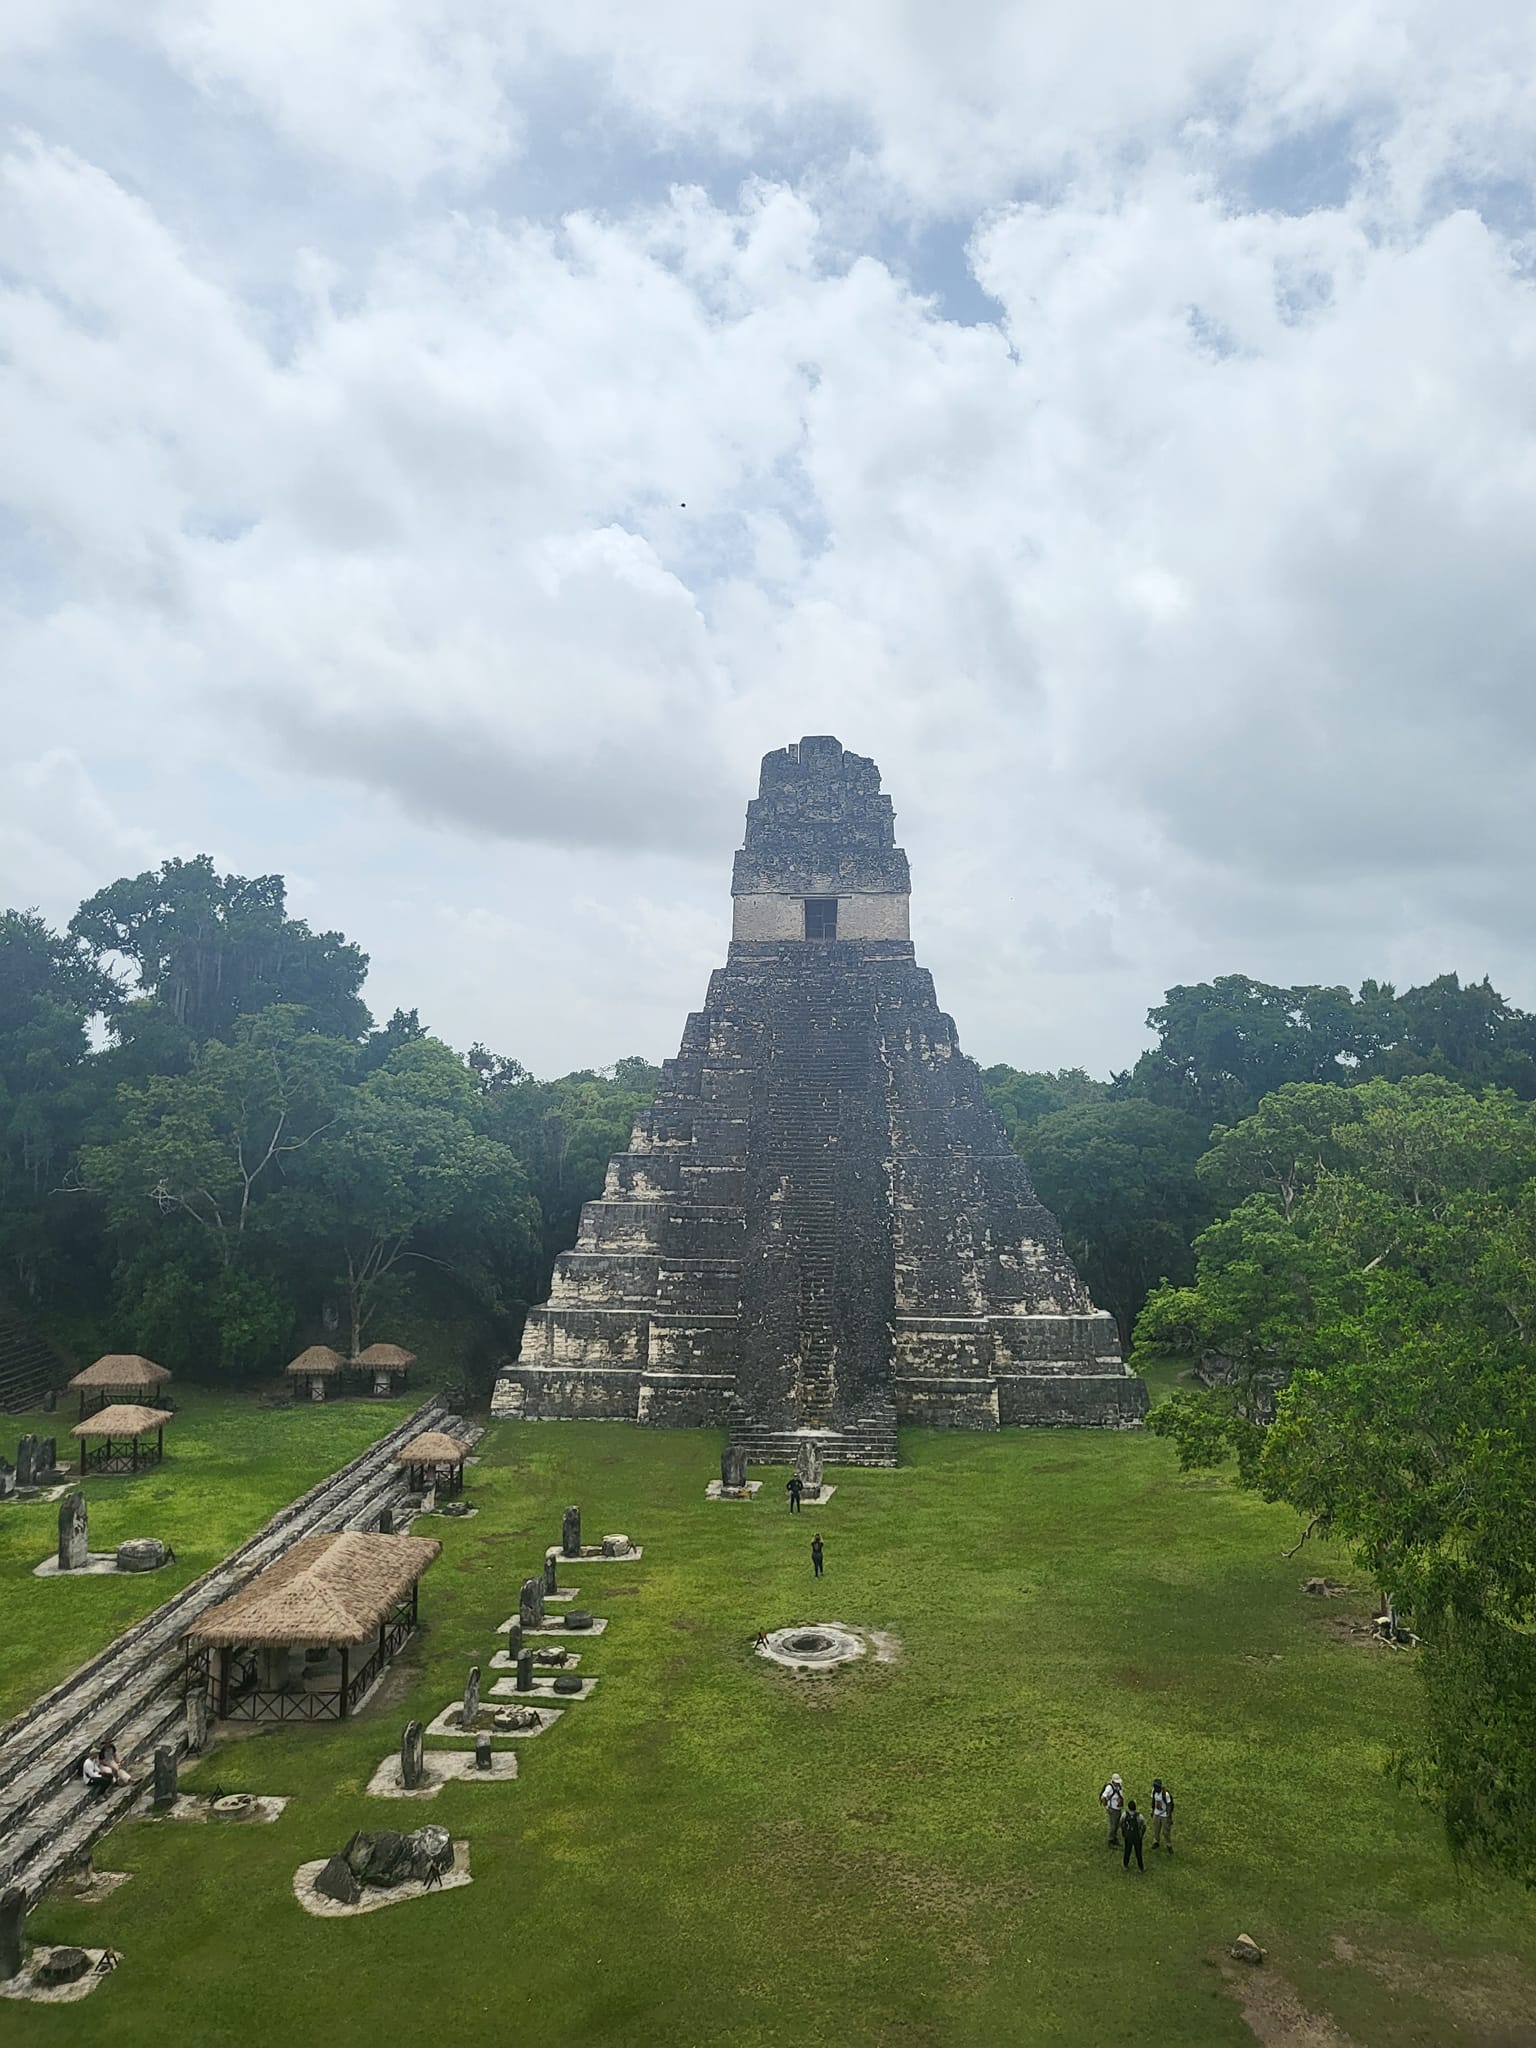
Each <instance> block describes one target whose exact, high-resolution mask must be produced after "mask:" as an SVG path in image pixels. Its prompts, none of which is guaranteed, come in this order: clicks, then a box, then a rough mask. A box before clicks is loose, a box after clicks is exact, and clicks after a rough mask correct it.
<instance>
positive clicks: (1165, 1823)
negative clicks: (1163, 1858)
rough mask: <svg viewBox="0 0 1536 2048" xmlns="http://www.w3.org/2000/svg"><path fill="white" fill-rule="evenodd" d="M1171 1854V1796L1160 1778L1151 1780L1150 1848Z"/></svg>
mask: <svg viewBox="0 0 1536 2048" xmlns="http://www.w3.org/2000/svg"><path fill="white" fill-rule="evenodd" d="M1165 1845H1166V1847H1167V1850H1168V1853H1169V1855H1170V1856H1171V1855H1172V1854H1173V1794H1172V1793H1171V1792H1170V1791H1169V1790H1168V1787H1167V1786H1166V1785H1165V1784H1164V1783H1163V1781H1162V1779H1161V1778H1154V1779H1153V1780H1152V1846H1153V1848H1154V1849H1161V1848H1163V1847H1164V1846H1165Z"/></svg>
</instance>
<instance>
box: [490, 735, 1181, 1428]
mask: <svg viewBox="0 0 1536 2048" xmlns="http://www.w3.org/2000/svg"><path fill="white" fill-rule="evenodd" d="M910 891H911V882H910V877H909V874H908V869H907V857H906V855H905V854H904V853H903V852H902V851H901V849H900V847H898V846H897V844H896V841H895V827H894V818H893V814H892V810H891V800H890V798H889V797H888V796H882V795H881V793H880V771H879V770H878V769H877V768H876V766H875V764H874V762H873V761H869V760H865V759H864V758H863V757H862V756H861V755H859V754H850V753H847V752H845V750H844V749H843V747H842V746H841V745H839V743H838V742H837V741H836V740H835V739H828V738H814V739H803V740H801V741H800V743H799V745H798V746H791V747H784V748H782V749H781V750H780V751H779V752H777V753H773V754H768V755H766V756H765V757H764V760H763V770H762V783H761V787H760V789H759V793H758V796H757V799H756V801H755V802H753V803H750V804H748V806H747V830H746V840H745V844H744V845H743V846H742V849H741V851H740V852H739V853H738V854H737V856H736V869H735V875H734V878H733V881H732V884H731V894H732V897H733V898H734V910H735V915H734V920H733V925H732V938H731V946H730V951H729V953H728V955H727V958H726V964H725V966H724V967H723V968H720V969H718V970H717V971H716V972H715V973H714V974H713V975H712V976H711V977H710V983H709V993H708V995H707V997H706V999H705V1005H704V1008H703V1009H702V1010H699V1011H696V1012H695V1013H694V1014H693V1015H692V1016H691V1017H690V1018H689V1019H688V1023H687V1026H686V1028H685V1030H684V1032H683V1043H682V1049H681V1050H680V1052H679V1053H678V1056H677V1058H676V1059H675V1060H668V1061H667V1062H666V1064H665V1066H664V1068H663V1079H662V1084H661V1088H660V1091H659V1092H658V1094H657V1097H656V1100H655V1101H654V1102H653V1103H652V1105H651V1107H650V1108H649V1109H648V1110H647V1111H646V1112H645V1114H644V1115H643V1116H642V1117H641V1118H640V1119H639V1121H638V1122H637V1123H636V1125H635V1129H634V1134H633V1136H632V1137H631V1139H630V1148H629V1150H628V1151H627V1152H623V1153H621V1154H620V1155H619V1157H618V1158H617V1159H615V1160H613V1161H612V1162H611V1163H610V1165H609V1168H608V1178H607V1185H606V1186H605V1187H604V1190H603V1193H602V1196H601V1198H600V1199H599V1200H597V1201H595V1202H589V1203H587V1205H586V1207H585V1209H584V1210H583V1212H582V1219H581V1234H580V1237H579V1238H578V1240H577V1243H576V1246H575V1249H574V1250H572V1251H568V1252H564V1253H562V1254H561V1256H560V1257H559V1259H557V1260H556V1262H555V1273H554V1281H553V1285H552V1291H551V1294H550V1298H549V1300H548V1301H547V1302H546V1303H545V1304H544V1305H543V1306H542V1307H539V1308H536V1309H534V1310H532V1311H531V1313H530V1314H529V1317H528V1322H527V1327H526V1329H525V1331H524V1335H523V1343H522V1350H521V1352H520V1354H519V1356H518V1360H517V1363H516V1364H515V1365H512V1366H509V1367H507V1368H506V1369H505V1371H504V1372H503V1373H502V1375H501V1377H500V1379H499V1381H498V1383H497V1387H496V1393H495V1399H494V1403H493V1412H494V1413H495V1414H497V1415H501V1416H526V1417H529V1418H549V1417H556V1416H588V1417H600V1418H613V1419H623V1420H626V1421H631V1422H642V1423H651V1424H655V1425H659V1426H663V1427H675V1426H679V1425H694V1426H707V1425H713V1426H715V1427H721V1426H724V1427H728V1428H729V1429H730V1431H731V1439H732V1441H733V1442H734V1443H739V1444H742V1445H744V1446H745V1447H746V1450H747V1453H748V1456H749V1457H750V1458H751V1459H752V1460H753V1461H754V1462H769V1461H787V1460H788V1459H790V1458H791V1457H793V1455H794V1453H795V1451H796V1450H797V1448H798V1447H799V1446H800V1444H801V1443H802V1442H803V1441H804V1440H805V1439H806V1438H807V1437H811V1438H812V1439H813V1440H814V1441H815V1442H816V1443H817V1444H818V1445H819V1447H820V1448H821V1450H822V1452H823V1455H824V1456H825V1457H826V1458H827V1459H828V1460H829V1461H830V1462H832V1463H840V1464H870V1465H884V1464H893V1463H894V1462H895V1457H896V1425H897V1423H898V1422H902V1423H933V1424H941V1425H944V1426H947V1427H950V1428H960V1429H997V1428H1000V1427H1004V1426H1006V1425H1009V1424H1015V1423H1029V1424H1088V1425H1095V1426H1099V1427H1110V1428H1119V1427H1125V1426H1128V1425H1131V1424H1134V1423H1136V1422H1139V1421H1140V1419H1141V1416H1142V1414H1143V1413H1144V1411H1145V1409H1146V1389H1145V1387H1144V1386H1143V1384H1142V1382H1141V1380H1140V1379H1139V1378H1137V1377H1136V1376H1135V1375H1134V1374H1133V1373H1130V1372H1129V1371H1127V1369H1126V1367H1125V1364H1124V1362H1123V1361H1122V1358H1121V1355H1120V1343H1119V1338H1118V1335H1117V1333H1116V1330H1115V1324H1114V1321H1113V1319H1112V1318H1111V1317H1110V1316H1108V1315H1106V1314H1104V1313H1103V1312H1102V1311H1100V1310H1098V1309H1095V1308H1094V1306H1093V1304H1092V1303H1091V1302H1090V1301H1089V1299H1088V1295H1087V1292H1086V1290H1085V1288H1084V1286H1083V1283H1082V1281H1081V1280H1080V1279H1079V1277H1078V1275H1077V1272H1076V1269H1075V1268H1074V1267H1073V1265H1072V1262H1071V1260H1070V1259H1069V1258H1068V1257H1067V1254H1066V1251H1065V1249H1064V1248H1063V1245H1062V1241H1061V1232H1060V1229H1059V1228H1058V1226H1057V1223H1056V1220H1055V1218H1054V1217H1053V1216H1052V1215H1051V1214H1050V1212H1049V1211H1048V1210H1047V1209H1045V1208H1044V1207H1043V1206H1042V1205H1041V1203H1040V1202H1039V1200H1038V1199H1037V1197H1036V1195H1035V1191H1034V1189H1033V1187H1032V1186H1031V1185H1030V1179H1029V1174H1028V1172H1027V1170H1026V1169H1025V1166H1024V1164H1023V1162H1022V1161H1021V1160H1020V1159H1019V1158H1017V1156H1016V1155H1015V1154H1014V1153H1013V1152H1012V1150H1011V1149H1010V1147H1009V1145H1008V1141H1007V1138H1006V1136H1005V1135H1004V1132H1003V1127H1002V1124H1001V1123H1000V1121H999V1120H998V1117H997V1115H996V1113H995V1112H994V1111H993V1110H992V1108H991V1107H990V1105H989V1104H988V1102H987V1099H986V1096H985V1095H984V1093H983V1091H982V1084H981V1075H980V1072H979V1070H978V1069H977V1067H976V1065H975V1063H974V1062H973V1061H971V1060H969V1059H966V1058H965V1057H964V1055H963V1054H962V1053H961V1051H960V1047H959V1044H958V1042H957V1040H956V1036H955V1027H954V1024H953V1022H952V1021H951V1020H950V1019H949V1018H948V1017H946V1016H945V1015H944V1013H943V1011H941V1010H940V1008H939V1007H938V1003H937V1001H936V999H935V996H934V989H933V979H932V976H931V975H929V974H928V972H927V971H926V969H924V968H921V967H919V966H918V964H917V961H916V958H915V956H914V954H913V950H912V944H911V941H910V939H909V938H908V935H907V934H908V916H907V913H908V904H909V900H910Z"/></svg>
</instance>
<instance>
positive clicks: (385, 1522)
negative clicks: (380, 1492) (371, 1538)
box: [379, 1508, 395, 1536]
mask: <svg viewBox="0 0 1536 2048" xmlns="http://www.w3.org/2000/svg"><path fill="white" fill-rule="evenodd" d="M394 1533H395V1511H394V1509H393V1508H380V1509H379V1534H380V1535H381V1536H393V1535H394Z"/></svg>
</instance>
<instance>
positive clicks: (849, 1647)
mask: <svg viewBox="0 0 1536 2048" xmlns="http://www.w3.org/2000/svg"><path fill="white" fill-rule="evenodd" d="M757 1654H758V1655H759V1656H760V1657H766V1658H767V1659H768V1661H769V1662H770V1663H772V1664H783V1665H785V1666H786V1667H787V1668H788V1669H789V1670H791V1671H831V1670H833V1669H834V1668H835V1667H836V1666H837V1665H839V1664H851V1663H852V1662H853V1661H854V1659H855V1658H856V1657H862V1656H863V1654H864V1645H863V1643H862V1642H861V1640H860V1639H859V1637H858V1636H856V1635H855V1634H854V1633H853V1630H852V1629H848V1628H843V1627H841V1626H840V1625H839V1624H838V1623H837V1622H834V1621H807V1622H801V1623H799V1624H798V1625H797V1626H796V1627H794V1628H776V1629H775V1630H774V1631H773V1633H772V1634H771V1635H770V1636H769V1638H768V1645H767V1648H766V1649H759V1651H758V1653H757Z"/></svg>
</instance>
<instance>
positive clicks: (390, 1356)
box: [352, 1344, 416, 1372]
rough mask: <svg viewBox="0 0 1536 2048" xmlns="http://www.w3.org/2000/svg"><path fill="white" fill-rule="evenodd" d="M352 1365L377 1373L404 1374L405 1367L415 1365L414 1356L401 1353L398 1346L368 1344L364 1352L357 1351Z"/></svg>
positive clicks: (411, 1353) (407, 1352)
mask: <svg viewBox="0 0 1536 2048" xmlns="http://www.w3.org/2000/svg"><path fill="white" fill-rule="evenodd" d="M352 1363H353V1364H354V1365H366V1366H368V1367H370V1368H371V1369H372V1370H374V1371H377V1372H404V1371H405V1369H406V1368H407V1366H412V1365H414V1364H415V1363H416V1354H415V1352H414V1351H403V1350H402V1349H401V1348H400V1346H399V1345H398V1344H370V1345H369V1346H368V1349H367V1350H366V1351H359V1353H358V1354H357V1356H356V1358H354V1359H353V1361H352Z"/></svg>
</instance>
